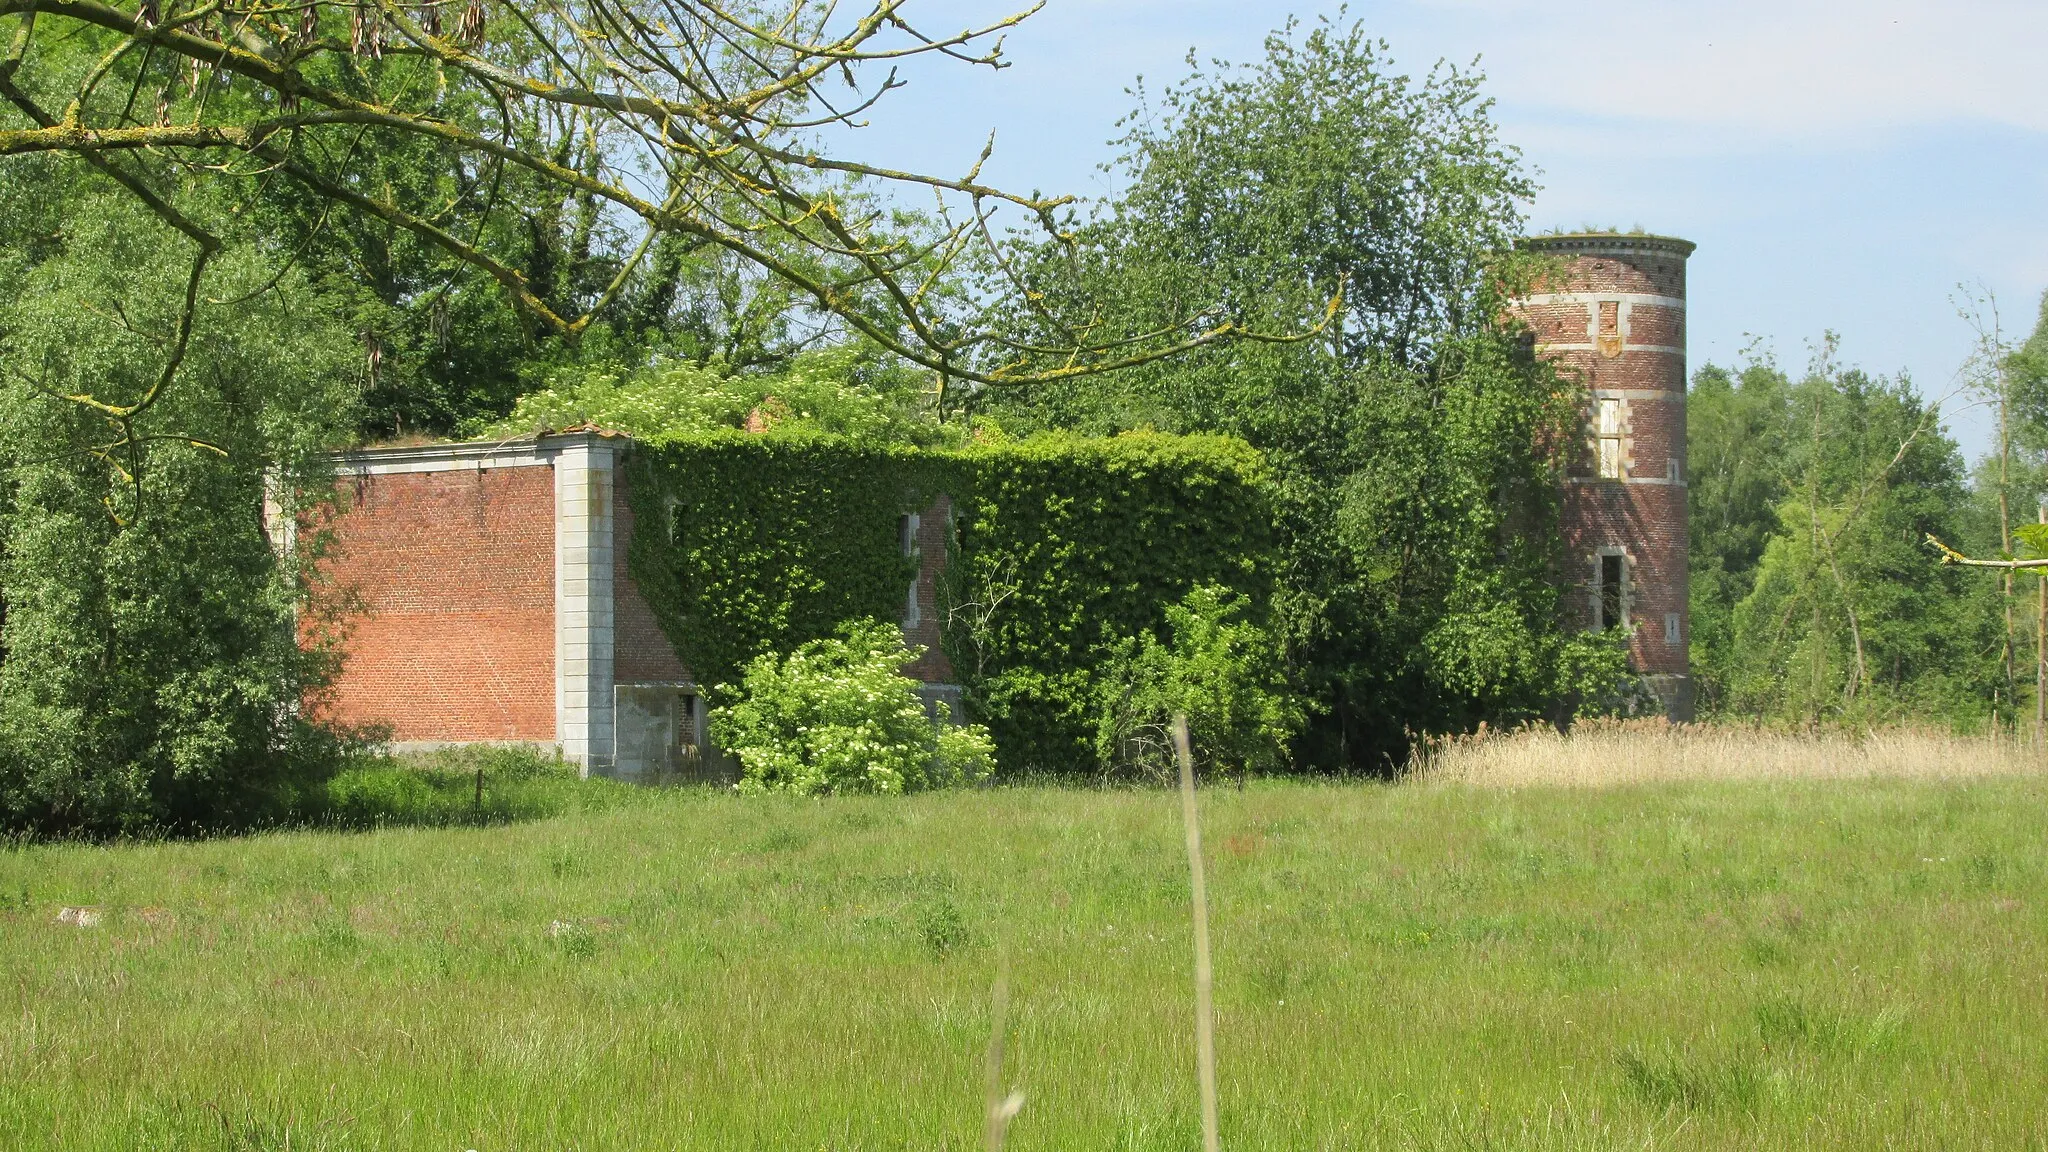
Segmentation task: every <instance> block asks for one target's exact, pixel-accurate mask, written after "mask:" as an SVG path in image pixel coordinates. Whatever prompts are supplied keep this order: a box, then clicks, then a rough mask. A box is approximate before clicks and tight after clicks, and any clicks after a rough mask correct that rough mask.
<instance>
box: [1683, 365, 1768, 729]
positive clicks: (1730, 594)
mask: <svg viewBox="0 0 2048 1152" xmlns="http://www.w3.org/2000/svg"><path fill="white" fill-rule="evenodd" d="M1790 390H1791V383H1790V381H1788V380H1786V379H1785V376H1784V374H1783V373H1782V372H1780V371H1779V370H1778V369H1777V367H1776V366H1775V365H1773V364H1771V363H1769V362H1767V361H1752V362H1751V363H1750V364H1749V365H1747V366H1746V367H1745V368H1743V369H1742V370H1741V371H1739V372H1730V371H1728V370H1726V369H1723V368H1717V367H1715V366H1713V365H1711V364H1710V365H1707V366H1706V367H1704V368H1701V369H1700V370H1699V371H1698V372H1696V373H1694V375H1693V379H1692V388H1691V390H1690V392H1689V393H1688V395H1687V397H1686V409H1685V424H1686V428H1685V440H1686V446H1685V457H1686V479H1687V483H1688V490H1687V493H1686V498H1687V503H1688V505H1689V511H1690V523H1691V541H1690V546H1691V604H1690V609H1691V619H1692V644H1691V653H1690V655H1691V661H1692V675H1693V681H1694V684H1695V691H1696V693H1697V702H1698V707H1699V709H1700V711H1701V712H1703V713H1707V714H1712V713H1715V712H1718V711H1721V710H1722V709H1723V708H1724V707H1725V706H1726V704H1727V692H1728V678H1729V676H1730V675H1731V673H1732V669H1733V663H1734V659H1735V606H1736V605H1737V604H1739V603H1741V601H1742V599H1743V598H1744V597H1745V596H1747V595H1749V591H1750V588H1751V587H1752V586H1754V584H1755V583H1756V567H1757V564H1758V563H1760V562H1761V561H1762V560H1763V556H1764V547H1765V545H1766V544H1768V543H1769V541H1770V538H1771V536H1772V535H1773V534H1774V533H1776V532H1777V531H1779V528H1780V525H1779V521H1778V505H1779V503H1780V502H1781V501H1783V500H1784V499H1785V497H1786V494H1787V490H1788V486H1789V484H1790V482H1791V480H1790V477H1789V475H1788V474H1787V472H1786V467H1787V461H1786V458H1785V454H1786V450H1787V443H1786V440H1787V436H1788V434H1789V432H1790V422H1791V409H1790V407H1789V405H1790V396H1789V395H1788V394H1789V392H1790Z"/></svg>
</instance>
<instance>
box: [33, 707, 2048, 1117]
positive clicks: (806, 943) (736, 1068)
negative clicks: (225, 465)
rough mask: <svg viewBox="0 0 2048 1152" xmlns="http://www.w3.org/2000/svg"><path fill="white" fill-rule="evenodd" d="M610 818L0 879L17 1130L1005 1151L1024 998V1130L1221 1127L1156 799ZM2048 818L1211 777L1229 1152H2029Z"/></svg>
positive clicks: (253, 840) (1836, 795)
mask: <svg viewBox="0 0 2048 1152" xmlns="http://www.w3.org/2000/svg"><path fill="white" fill-rule="evenodd" d="M1609 750H1610V751H1617V752H1623V751H1626V750H1627V749H1625V748H1614V749H1609ZM1715 750H1717V751H1718V750H1722V749H1719V748H1717V749H1715ZM1945 751H1947V752H1950V753H1954V754H1955V755H1956V756H1957V758H1958V761H1959V762H1960V763H1962V764H1964V765H1967V764H1970V763H1973V762H1975V761H1976V760H1978V759H1979V758H1981V757H1983V756H1987V755H1996V753H1994V752H1993V751H1992V750H1991V749H1990V748H1989V746H1988V743H1987V742H1986V741H1984V740H1976V741H1964V742H1958V743H1954V744H1951V745H1949V746H1948V747H1947V748H1946V749H1945ZM467 769H468V766H467V765H456V766H452V770H449V771H446V773H445V775H446V777H447V785H446V787H445V790H444V791H445V794H446V796H447V797H448V799H449V800H450V801H453V802H456V803H457V804H459V805H460V806H461V807H467V805H468V803H469V800H470V795H469V789H470V787H471V778H470V774H469V771H468V770H467ZM402 770H403V769H400V768H397V767H390V768H381V769H377V770H376V771H379V772H387V773H388V772H392V771H402ZM567 784H568V785H569V786H570V787H571V788H572V789H573V788H590V787H592V785H577V784H575V782H574V781H568V782H567ZM599 792H600V793H601V797H600V798H599V799H601V802H596V803H593V806H591V807H589V808H588V809H587V810H580V811H579V810H577V809H578V808H579V807H581V805H579V804H577V802H576V799H575V797H576V796H578V795H580V794H579V793H577V792H574V791H572V792H569V793H566V794H562V795H559V796H558V798H557V804H559V805H561V807H560V808H559V809H558V810H559V811H561V814H560V815H557V816H555V817H553V818H548V819H540V820H535V821H532V822H526V823H515V824H510V825H503V826H490V827H460V826H457V827H440V828H417V827H395V826H394V827H386V828H384V829H383V830H381V831H373V832H368V833H337V832H327V831H301V832H280V833H271V834H265V835H261V836H254V837H247V838H241V839H234V840H215V841H198V842H161V843H126V844H118V845H111V846H94V845H88V844H75V843H15V844H12V845H10V846H8V847H5V848H0V974H4V976H5V979H0V1083H5V1084H6V1085H7V1091H6V1092H4V1093H0V1143H4V1144H5V1145H6V1146H7V1147H10V1148H20V1149H24V1150H36V1149H44V1148H65V1149H96V1148H104V1149H109V1150H111V1149H122V1150H124V1152H125V1150H126V1149H131V1148H138V1147H141V1148H156V1147H161V1148H171V1147H176V1148H221V1149H229V1148H280V1149H281V1148H285V1147H290V1148H294V1149H316V1150H317V1149H342V1148H350V1149H378V1148H389V1149H412V1148H419V1147H458V1148H487V1147H532V1146H535V1145H546V1146H551V1147H555V1146H558V1147H607V1148H665V1149H667V1148H681V1149H687V1148H718V1149H732V1148H763V1149H766V1148H777V1149H780V1148H788V1147H792V1146H799V1147H815V1146H829V1147H834V1148H845V1149H862V1148H900V1147H904V1146H906V1145H911V1146H916V1147H951V1148H967V1147H979V1146H981V1131H982V1107H983V1099H984V1084H983V1078H984V1053H985V1051H986V1049H987V1046H988V1043H989V1037H990V1032H991V1024H992V1002H991V987H992V985H993V983H994V982H995V979H996V975H997V973H998V971H999V970H1001V969H1003V968H1004V967H1005V966H1007V970H1008V981H1007V986H1008V992H1009V1007H1008V1012H1007V1017H1006V1018H1007V1022H1008V1026H1007V1028H1006V1032H1007V1037H1008V1039H1007V1052H1006V1060H1005V1063H1004V1067H1005V1074H1004V1077H1003V1080H1002V1090H1003V1091H1004V1092H1006V1093H1007V1092H1008V1091H1011V1090H1015V1091H1018V1092H1021V1094H1022V1098H1023V1103H1022V1108H1021V1110H1020V1111H1019V1112H1018V1113H1017V1115H1016V1117H1015V1118H1014V1120H1013V1121H1012V1123H1011V1125H1010V1128H1009V1132H1008V1144H1007V1147H1009V1148H1011V1149H1016V1150H1022V1149H1032V1148H1076V1149H1079V1148H1091V1149H1092V1148H1104V1147H1109V1148H1129V1149H1154V1148H1157V1149H1167V1148H1174V1149H1182V1148H1188V1147H1193V1146H1195V1145H1196V1143H1197V1139H1198V1137H1197V1114H1196V1104H1195V1101H1196V1093H1195V1085H1194V1079H1195V1073H1194V1063H1193V1050H1194V1046H1193V1027H1192V1025H1193V1016H1192V1013H1191V1011H1190V1005H1189V994H1188V990H1189V982H1188V975H1187V973H1188V959H1189V954H1190V950H1189V933H1188V919H1187V911H1188V874H1187V870H1186V863H1185V860H1184V859H1183V857H1182V852H1181V829H1180V825H1179V818H1178V814H1177V812H1176V810H1175V805H1174V803H1173V801H1172V799H1171V798H1170V797H1168V796H1166V795H1162V794H1160V793H1159V792H1157V791H1152V790H1073V789H1065V788H1047V787H998V788H994V789H991V790H986V791H971V792H939V793H929V794H925V795H920V796H909V797H834V798H828V799H824V800H816V799H796V798H788V797H779V796H765V797H751V798H743V797H738V796H735V795H733V794H732V793H731V792H729V791H727V792H712V791H708V790H702V791H700V790H662V791H650V790H644V789H630V788H623V787H619V788H617V790H616V791H612V790H610V789H606V788H603V787H599ZM393 794H394V795H395V794H396V793H395V791H394V793H393ZM489 795H490V793H489V791H488V789H487V792H486V802H487V803H489V802H490V801H489ZM2044 803H2048V778H2044V777H2043V776H2041V775H2039V774H2035V775H2025V776H2018V775H2015V776H2005V777H1986V776H1972V775H1969V774H1967V773H1966V772H1957V773H1956V774H1954V775H1950V776H1946V777H1944V778H1937V779H1913V780H1909V779H1902V778H1896V777H1891V776H1888V775H1878V776H1876V777H1874V778H1869V779H1860V780H1818V781H1816V780H1801V779H1796V778H1791V777H1790V776H1789V775H1782V776H1778V777H1774V778H1772V779H1769V780H1764V781H1754V782H1744V781H1730V780H1694V781H1688V782H1683V783H1663V784H1643V783H1615V784H1612V785H1611V786H1609V787H1604V788H1597V789H1585V788H1554V787H1518V788H1512V789H1503V788H1497V787H1493V786H1490V785H1487V784H1483V783H1480V784H1469V783H1467V784H1454V783H1407V784H1378V783H1362V784H1361V783H1350V784H1345V783H1324V784H1309V783H1299V782H1293V783H1290V782H1283V781H1270V780H1262V781H1257V782H1254V783H1252V784H1251V785H1249V786H1248V787H1246V788H1245V789H1244V790H1242V791H1240V790H1238V789H1236V788H1231V787H1224V788H1214V789H1205V790H1204V791H1203V793H1202V796H1201V810H1202V818H1203V821H1204V825H1205V828H1204V831H1205V835H1206V843H1207V845H1208V860H1209V876H1208V879H1209V885H1210V889H1209V890H1210V893H1211V901H1212V920H1211V925H1212V927H1211V931H1212V935H1213V938H1214V950H1215V971H1216V1004H1217V1013H1218V1016H1217V1054H1218V1077H1219V1086H1220V1096H1221V1119H1222V1131H1223V1137H1224V1146H1225V1147H1229V1148H1246V1149H1258V1148H1271V1149H1283V1148H1284V1149H1297V1148H1303V1147H1405V1148H1418V1149H1445V1150H1449V1149H1465V1148H1472V1147H1513V1148H1533V1149H1560V1150H1562V1149H1619V1148H1642V1147H1654V1148H1669V1149H1699V1150H1710V1149H1738V1148H1745V1149H1746V1148H1757V1147H1802V1148H1813V1149H1843V1150H1848V1149H1859V1150H1860V1149H1865V1148H1870V1147H1891V1148H1900V1149H1920V1148H1925V1149H1936V1148H1952V1147H1956V1146H1958V1145H1963V1146H1969V1147H1999V1148H2025V1147H2030V1146H2033V1145H2036V1144H2039V1143H2040V1142H2041V1141H2042V1140H2043V1139H2044V1138H2048V1131H2044V1130H2043V1128H2042V1123H2043V1118H2042V1113H2041V1110H2040V1107H2039V1103H2040V1101H2041V1099H2043V1097H2044V1095H2048V1062H2044V1061H2042V1060H2041V1059H2040V1054H2041V1051H2042V1048H2043V1045H2044V1043H2048V1037H2044V1035H2043V1031H2042V1029H2043V1023H2042V1022H2043V1021H2048V1003H2044V1001H2043V996H2044V990H2043V985H2042V983H2041V981H2040V980H2039V979H2037V978H2036V976H2035V974H2036V973H2038V972H2039V971H2040V970H2041V968H2042V966H2043V965H2044V963H2048V955H2044V954H2043V949H2044V947H2048V943H2044V942H2048V919H2044V917H2048V904H2044V902H2043V901H2042V900H2041V898H2040V895H2039V894H2040V893H2041V892H2042V891H2044V890H2048V874H2044V871H2043V867H2044V866H2043V863H2042V862H2043V861H2044V860H2048V852H2044V851H2043V849H2044V847H2048V845H2044V843H2043V839H2042V831H2041V826H2040V821H2039V819H2038V818H2037V814H2038V812H2039V811H2040V810H2041V807H2042V805H2043V804H2044ZM443 811H445V809H444V810H443ZM432 820H433V822H436V823H447V822H459V821H450V820H444V819H443V818H442V817H439V816H436V817H432ZM67 908H69V909H71V910H72V911H71V913H70V914H69V916H68V917H66V916H65V914H64V913H65V909H67ZM81 909H82V910H84V911H83V913H81V911H80V910H81Z"/></svg>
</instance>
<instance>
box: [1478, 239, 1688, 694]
mask: <svg viewBox="0 0 2048 1152" xmlns="http://www.w3.org/2000/svg"><path fill="white" fill-rule="evenodd" d="M1524 247H1525V249H1527V250H1530V251H1533V252H1537V253H1541V254H1544V255H1548V256H1552V257H1556V258H1557V260H1558V266H1557V267H1556V268H1555V269H1554V270H1553V271H1551V272H1550V273H1549V274H1548V275H1547V276H1546V277H1544V278H1539V280H1538V281H1537V282H1536V283H1535V284H1533V285H1532V290H1531V291H1530V293H1529V295H1527V296H1526V297H1524V298H1522V299H1520V300H1517V301H1515V303H1514V309H1515V311H1516V313H1517V314H1518V315H1519V316H1520V317H1521V318H1522V319H1523V321H1524V322H1525V323H1527V324H1528V326H1529V328H1530V330H1531V332H1532V333H1533V335H1534V336H1535V339H1536V349H1537V352H1538V354H1539V355H1542V356H1544V357H1546V358H1547V359H1549V360H1551V361H1552V362H1553V363H1555V364H1557V365H1558V367H1560V368H1561V369H1563V370H1565V371H1566V372H1568V373H1571V374H1573V375H1575V376H1576V377H1577V378H1578V379H1579V380H1580V381H1582V382H1583V383H1584V384H1585V386H1586V390H1587V394H1588V395H1587V409H1586V411H1585V413H1584V417H1585V437H1584V440H1583V442H1582V443H1581V445H1578V446H1575V447H1577V449H1578V450H1576V451H1574V452H1573V453H1572V456H1571V459H1570V461H1569V464H1568V467H1567V475H1566V482H1565V490H1564V494H1563V500H1562V508H1561V510H1560V511H1561V525H1560V527H1561V528H1562V534H1563V536H1564V554H1565V565H1566V571H1565V573H1564V576H1565V579H1566V581H1567V587H1568V595H1567V609H1568V611H1569V612H1570V613H1571V614H1572V617H1573V619H1574V620H1575V621H1576V622H1577V623H1578V624H1579V625H1580V626H1582V627H1587V628H1622V629H1626V630H1627V634H1628V651H1629V667H1630V668H1631V669H1632V670H1633V671H1634V672H1636V673H1637V674H1639V675H1640V676H1641V677H1642V678H1643V680H1644V682H1645V683H1646V684H1647V686H1648V687H1649V689H1650V691H1651V692H1653V693H1654V694H1655V695H1656V697H1657V700H1658V702H1659V704H1660V705H1661V707H1662V709H1663V711H1664V712H1665V714H1666V715H1668V716H1670V717H1671V718H1672V719H1675V720H1689V719H1691V718H1692V711H1693V693H1692V675H1691V666H1690V663H1689V661H1688V659H1687V655H1686V647H1687V644H1688V643H1689V642H1690V641H1691V638H1692V630H1691V618H1690V614H1689V612H1688V611H1687V607H1686V605H1687V602H1688V584H1687V581H1688V573H1687V559H1686V553H1687V546H1688V524H1687V514H1686V478H1685V378H1686V365H1685V268H1686V258H1687V257H1689V256H1690V255H1692V251H1693V245H1692V243H1691V242H1690V241H1686V240H1678V239H1673V238H1671V237H1668V236H1647V235H1641V234H1635V233H1621V232H1585V233H1573V234H1565V235H1551V236H1539V237H1535V238H1532V239H1530V240H1527V241H1524Z"/></svg>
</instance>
